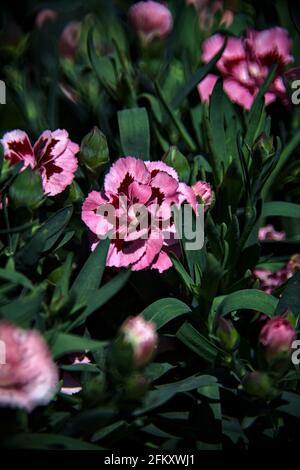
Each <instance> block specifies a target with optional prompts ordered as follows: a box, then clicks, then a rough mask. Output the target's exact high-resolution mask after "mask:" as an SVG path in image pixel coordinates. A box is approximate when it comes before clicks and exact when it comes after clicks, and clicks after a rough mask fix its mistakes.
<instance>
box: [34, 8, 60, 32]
mask: <svg viewBox="0 0 300 470" xmlns="http://www.w3.org/2000/svg"><path fill="white" fill-rule="evenodd" d="M56 18H57V12H56V11H55V10H51V9H50V8H44V9H43V10H41V11H39V12H38V14H37V16H36V19H35V24H36V26H37V28H38V29H42V27H43V26H44V24H45V23H46V22H47V21H55V20H56Z"/></svg>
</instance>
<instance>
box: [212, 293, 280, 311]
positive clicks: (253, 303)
mask: <svg viewBox="0 0 300 470" xmlns="http://www.w3.org/2000/svg"><path fill="white" fill-rule="evenodd" d="M277 304H278V299H276V298H275V297H273V296H272V295H270V294H266V293H265V292H263V291H261V290H257V289H244V290H239V291H237V292H233V293H232V294H229V295H227V296H226V297H225V298H224V300H223V301H222V302H221V304H220V305H219V307H218V314H219V315H227V314H228V313H231V312H234V311H236V310H244V309H246V310H256V311H258V312H261V313H264V314H265V315H267V316H268V317H273V316H274V313H275V309H276V307H277Z"/></svg>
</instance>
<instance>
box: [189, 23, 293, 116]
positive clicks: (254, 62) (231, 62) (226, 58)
mask: <svg viewBox="0 0 300 470" xmlns="http://www.w3.org/2000/svg"><path fill="white" fill-rule="evenodd" d="M224 40H225V39H224V37H223V36H222V35H221V34H215V35H213V36H211V37H210V38H208V39H207V40H206V41H204V43H203V54H202V59H203V62H205V63H207V62H209V61H210V60H211V59H212V58H213V57H214V56H215V55H216V54H217V53H218V52H219V51H220V49H221V48H222V46H223V44H224ZM291 47H292V41H291V39H290V37H289V35H288V32H287V31H286V30H285V29H283V28H280V27H274V28H271V29H267V30H264V31H255V30H248V33H247V36H246V38H232V37H230V38H228V41H227V45H226V48H225V50H224V52H223V54H222V57H221V58H220V59H219V61H218V62H217V69H218V70H219V72H220V74H221V76H222V77H223V89H224V91H225V93H226V94H227V95H228V97H229V98H230V99H231V100H232V101H233V102H235V103H237V104H239V105H240V106H242V107H243V108H245V109H246V110H249V109H250V108H251V106H252V104H253V101H254V99H255V96H256V95H257V93H258V91H259V89H260V87H261V86H262V84H263V83H264V81H265V79H266V77H267V75H268V72H269V70H270V67H271V65H272V64H273V63H274V62H277V63H278V69H277V73H276V76H275V78H274V80H273V82H272V83H271V85H270V88H269V90H268V91H267V92H266V94H265V103H266V105H268V104H270V103H272V102H273V101H275V100H276V98H280V99H281V100H282V101H283V102H285V103H286V102H287V99H288V98H287V93H286V88H285V85H284V83H283V79H282V75H283V73H284V68H285V66H286V65H287V64H289V63H291V62H292V61H293V56H292V55H291ZM217 78H218V77H217V75H215V74H208V75H207V76H206V77H205V78H204V79H203V80H202V81H201V82H200V83H199V84H198V91H199V94H200V97H201V100H202V101H207V100H208V99H209V97H210V95H211V93H212V91H213V88H214V86H215V83H216V81H217Z"/></svg>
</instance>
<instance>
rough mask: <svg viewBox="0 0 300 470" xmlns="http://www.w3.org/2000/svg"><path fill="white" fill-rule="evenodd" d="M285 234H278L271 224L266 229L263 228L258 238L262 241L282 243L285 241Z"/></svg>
mask: <svg viewBox="0 0 300 470" xmlns="http://www.w3.org/2000/svg"><path fill="white" fill-rule="evenodd" d="M285 236H286V235H285V232H278V231H276V230H275V229H274V227H273V225H271V224H269V225H266V226H265V227H261V228H260V229H259V231H258V238H259V240H261V241H264V240H274V241H281V240H285Z"/></svg>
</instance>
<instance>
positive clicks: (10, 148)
mask: <svg viewBox="0 0 300 470" xmlns="http://www.w3.org/2000/svg"><path fill="white" fill-rule="evenodd" d="M1 143H2V145H3V148H4V158H5V159H7V160H9V161H10V163H11V165H15V164H16V163H18V162H20V161H23V162H24V165H23V169H25V168H26V167H28V166H31V168H33V169H34V170H37V171H38V172H39V173H40V175H41V178H42V183H43V188H44V191H45V193H47V194H49V196H55V195H56V194H59V193H61V192H62V191H63V190H64V189H65V188H66V187H67V186H69V185H70V184H71V183H72V181H73V179H74V174H75V171H76V170H77V166H78V163H77V158H76V157H75V154H76V153H77V152H78V151H79V146H78V145H77V144H75V143H74V142H72V141H71V140H70V139H69V134H68V132H67V131H66V130H64V129H57V130H56V131H54V132H51V131H48V130H47V131H44V132H43V133H42V134H41V136H40V137H39V139H38V140H37V142H36V143H35V145H34V146H33V147H32V146H31V143H30V140H29V137H28V135H27V134H26V132H24V131H21V130H19V129H16V130H14V131H11V132H7V133H6V134H4V136H3V138H2V140H1Z"/></svg>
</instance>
